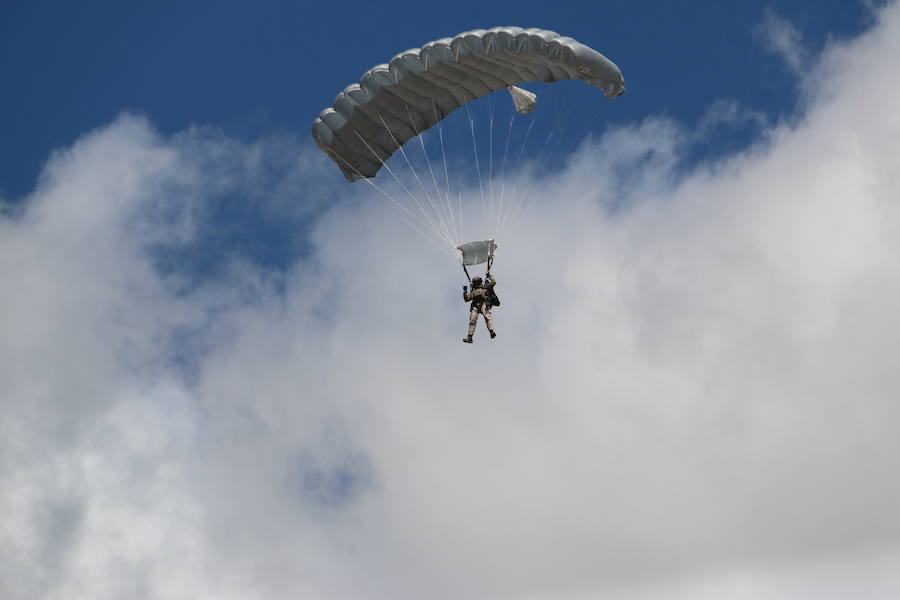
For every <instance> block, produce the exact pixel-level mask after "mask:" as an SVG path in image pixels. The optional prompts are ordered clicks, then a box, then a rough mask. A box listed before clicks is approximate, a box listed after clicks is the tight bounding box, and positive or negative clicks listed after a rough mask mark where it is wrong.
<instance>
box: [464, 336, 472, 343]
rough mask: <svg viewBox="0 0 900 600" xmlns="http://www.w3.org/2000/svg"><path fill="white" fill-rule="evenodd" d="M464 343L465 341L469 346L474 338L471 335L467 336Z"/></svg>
mask: <svg viewBox="0 0 900 600" xmlns="http://www.w3.org/2000/svg"><path fill="white" fill-rule="evenodd" d="M463 341H464V342H465V343H467V344H471V343H472V336H471V335H467V336H466V337H464V338H463Z"/></svg>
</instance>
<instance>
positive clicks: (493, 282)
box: [484, 273, 497, 288]
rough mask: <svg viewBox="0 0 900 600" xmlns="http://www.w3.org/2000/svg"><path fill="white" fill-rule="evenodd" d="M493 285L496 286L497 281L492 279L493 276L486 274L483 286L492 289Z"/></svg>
mask: <svg viewBox="0 0 900 600" xmlns="http://www.w3.org/2000/svg"><path fill="white" fill-rule="evenodd" d="M495 285H497V280H496V279H494V276H493V275H491V274H490V273H488V274H487V279H486V280H485V283H484V286H485V287H489V288H492V287H494V286H495Z"/></svg>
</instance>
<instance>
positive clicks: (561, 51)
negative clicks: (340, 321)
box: [312, 27, 625, 305]
mask: <svg viewBox="0 0 900 600" xmlns="http://www.w3.org/2000/svg"><path fill="white" fill-rule="evenodd" d="M565 80H577V81H583V82H585V83H587V84H588V85H590V86H593V87H596V88H599V89H600V90H601V91H602V92H603V94H604V95H605V96H606V97H607V98H610V99H611V98H615V97H616V96H619V95H620V94H622V93H623V92H624V91H625V81H624V79H623V77H622V73H621V71H620V70H619V68H618V67H617V66H616V65H615V64H614V63H613V62H612V61H610V60H609V59H608V58H606V57H605V56H603V55H602V54H600V53H599V52H597V51H596V50H594V49H592V48H590V47H588V46H585V45H584V44H582V43H580V42H577V41H575V40H574V39H572V38H570V37H564V36H561V35H560V34H558V33H556V32H553V31H548V30H545V29H536V28H531V29H523V28H521V27H494V28H493V29H476V30H473V31H466V32H464V33H461V34H459V35H457V36H456V37H453V38H443V39H440V40H436V41H433V42H429V43H427V44H425V45H424V46H422V47H421V48H415V49H412V50H407V51H406V52H401V53H400V54H398V55H396V56H395V57H394V58H393V59H391V61H390V62H389V63H387V64H381V65H377V66H375V67H373V68H372V69H370V70H369V71H367V72H366V73H364V74H363V76H362V77H361V78H360V80H359V83H354V84H352V85H349V86H347V87H346V88H344V90H343V91H342V92H341V93H340V94H338V96H337V98H335V100H334V103H333V105H332V106H330V107H328V108H326V109H325V110H323V111H322V112H321V113H320V114H319V116H318V117H317V118H316V119H315V121H314V122H313V125H312V136H313V139H315V141H316V144H318V146H319V148H321V149H322V150H323V151H324V152H325V153H327V154H328V156H329V157H331V159H332V160H334V162H335V163H337V165H338V167H339V168H340V170H341V172H342V173H343V175H344V177H345V178H346V179H347V180H348V181H351V182H353V181H357V180H360V179H363V180H365V181H367V182H368V183H369V184H370V185H372V186H373V187H375V188H376V189H378V191H379V192H381V193H382V194H383V195H384V196H386V197H387V198H389V199H390V200H391V201H392V202H393V203H394V204H395V205H397V206H398V208H400V209H401V210H402V211H403V212H404V221H405V222H406V223H407V224H408V225H409V226H410V227H412V228H413V229H414V230H416V231H417V232H418V233H419V234H421V235H422V236H423V237H424V238H426V239H427V240H428V241H429V242H431V243H432V244H434V245H435V246H436V247H438V248H439V249H440V250H441V251H442V252H444V253H445V254H447V255H450V256H451V257H454V258H456V260H457V261H458V262H459V263H460V264H461V265H462V267H463V270H464V271H465V273H466V276H467V277H468V276H469V272H468V270H467V268H466V267H467V266H471V265H477V264H482V263H487V268H488V271H490V268H491V265H492V264H493V261H494V253H495V251H496V250H497V247H498V246H497V243H496V242H495V239H496V238H498V237H500V235H501V234H503V233H504V228H505V227H507V226H508V225H509V224H510V223H514V222H515V220H516V218H517V217H518V216H519V214H521V212H522V211H524V210H527V207H528V206H529V205H530V203H531V202H534V199H535V197H536V196H535V197H528V198H527V199H526V192H525V191H522V190H521V189H518V188H517V184H514V185H513V186H511V187H512V189H511V190H510V189H507V188H505V187H504V180H505V179H504V175H505V166H506V151H508V149H509V133H510V131H511V129H512V123H513V120H512V118H513V117H515V115H516V114H522V115H526V114H528V113H530V112H532V110H533V109H534V108H535V106H536V105H537V96H536V95H535V94H534V93H533V92H530V91H528V90H525V89H522V88H521V87H518V84H521V83H523V82H544V83H554V82H558V81H565ZM504 88H505V89H507V90H508V91H509V94H510V96H511V98H512V104H513V109H514V110H515V112H514V113H511V115H512V116H511V118H510V128H509V130H508V131H507V141H506V145H505V150H504V158H503V161H502V170H501V175H500V180H501V182H500V185H499V190H498V189H496V188H495V185H494V172H493V165H492V163H490V162H489V166H488V172H489V181H488V184H487V187H486V189H485V187H484V186H483V185H482V180H481V170H480V167H479V164H478V150H477V145H476V141H475V130H474V121H473V120H472V117H471V115H468V116H469V124H470V126H471V134H472V146H473V154H474V156H473V158H474V159H475V160H474V163H475V168H476V171H477V173H478V184H479V191H480V194H481V196H482V204H483V206H482V209H483V213H484V218H485V224H486V229H487V230H488V231H487V233H488V235H487V236H485V237H486V238H487V239H481V240H479V241H475V242H469V243H466V244H460V243H459V242H460V241H461V238H462V237H463V210H462V198H461V194H460V195H459V201H458V202H456V206H453V204H454V202H455V201H454V200H453V199H452V197H451V196H452V194H451V190H450V176H449V174H448V166H447V159H446V154H445V153H444V138H443V130H442V129H441V121H442V120H443V119H444V118H446V117H447V116H449V115H450V114H451V113H452V112H453V111H455V110H456V109H458V108H460V107H465V110H466V113H469V106H468V103H470V102H472V101H474V100H476V99H478V98H481V97H483V96H486V95H488V94H490V93H491V92H495V91H499V90H502V89H504ZM489 105H490V106H491V107H492V104H490V101H489ZM529 118H530V117H529ZM489 123H490V126H491V127H493V113H492V115H491V118H490V120H489ZM533 124H534V121H533V120H532V121H531V125H533ZM435 125H438V130H439V139H440V142H441V152H442V155H443V171H444V177H443V179H444V182H445V183H446V191H442V190H440V189H439V188H440V187H441V186H440V185H439V183H438V178H437V177H436V176H435V173H434V169H432V166H431V163H430V162H428V169H429V171H430V174H431V179H432V183H433V184H434V187H433V189H432V191H431V192H429V190H428V189H426V185H425V183H424V182H423V181H422V178H420V177H419V175H418V174H417V173H416V172H415V168H414V167H413V165H412V163H411V162H410V160H409V158H408V156H407V153H406V151H405V150H404V148H403V146H404V144H405V143H406V142H408V141H409V140H411V139H412V138H414V137H418V139H419V141H420V142H421V146H422V153H423V154H424V155H425V159H426V161H428V157H427V151H426V147H425V143H424V136H422V135H420V134H422V133H423V132H424V131H426V130H427V129H429V128H430V127H433V126H435ZM530 131H531V126H529V129H528V132H530ZM551 135H552V134H551ZM548 140H549V137H548ZM527 141H528V133H526V134H525V139H524V142H523V146H522V149H521V150H520V151H519V153H518V156H519V158H518V159H517V161H516V163H517V165H518V161H519V160H521V157H522V150H524V144H525V143H527ZM489 144H490V147H491V148H492V147H493V130H492V129H491V132H490V137H489ZM398 150H399V151H400V152H401V153H402V154H403V157H404V159H405V160H406V163H407V165H408V166H409V167H410V169H411V170H412V174H413V176H414V177H415V180H416V182H417V183H418V185H419V188H420V189H421V192H422V195H423V196H424V198H420V197H419V196H418V193H413V191H412V190H411V189H410V187H414V186H406V185H405V184H403V182H402V181H401V180H400V178H399V177H398V176H397V174H396V173H395V171H394V169H392V167H391V166H390V165H388V164H387V161H388V159H390V157H391V156H392V155H393V154H394V153H395V152H397V151H398ZM489 157H490V158H492V155H491V153H490V152H489ZM382 167H386V170H387V171H388V172H389V173H390V175H391V176H393V177H394V179H395V180H397V183H398V184H399V185H400V187H401V188H402V190H403V191H404V192H405V193H406V195H408V196H409V200H410V201H411V202H410V203H408V204H404V202H403V201H400V200H397V199H396V198H395V197H394V196H393V195H391V193H390V192H389V191H387V190H386V189H383V188H382V187H381V186H379V185H378V184H376V183H374V182H373V181H372V179H373V178H374V177H375V176H376V174H377V173H378V172H379V170H380V169H381V168H382ZM495 197H496V200H497V201H496V202H495ZM436 240H437V241H436ZM497 304H498V305H499V301H497Z"/></svg>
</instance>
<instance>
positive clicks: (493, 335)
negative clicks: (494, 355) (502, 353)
mask: <svg viewBox="0 0 900 600" xmlns="http://www.w3.org/2000/svg"><path fill="white" fill-rule="evenodd" d="M488 331H490V332H491V339H494V338H495V337H497V334H496V333H495V332H494V330H493V329H488Z"/></svg>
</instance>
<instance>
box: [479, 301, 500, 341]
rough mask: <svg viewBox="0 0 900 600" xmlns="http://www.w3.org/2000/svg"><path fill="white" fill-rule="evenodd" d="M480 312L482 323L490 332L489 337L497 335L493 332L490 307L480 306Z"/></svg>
mask: <svg viewBox="0 0 900 600" xmlns="http://www.w3.org/2000/svg"><path fill="white" fill-rule="evenodd" d="M482 314H484V324H485V325H487V328H488V331H490V332H491V339H493V338H495V337H497V334H496V333H494V319H493V317H492V316H491V307H490V306H484V307H482Z"/></svg>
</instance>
